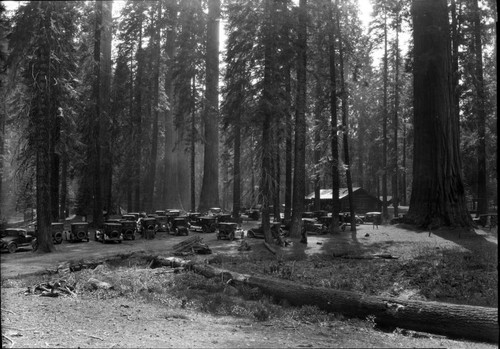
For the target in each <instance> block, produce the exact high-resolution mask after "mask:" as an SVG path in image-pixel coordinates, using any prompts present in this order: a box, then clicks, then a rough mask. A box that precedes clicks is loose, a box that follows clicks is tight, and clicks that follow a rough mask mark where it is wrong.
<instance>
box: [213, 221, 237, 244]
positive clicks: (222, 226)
mask: <svg viewBox="0 0 500 349" xmlns="http://www.w3.org/2000/svg"><path fill="white" fill-rule="evenodd" d="M217 227H218V231H217V240H221V239H229V240H231V241H233V240H234V238H235V235H236V228H237V227H238V223H232V222H222V223H219V224H218V225H217Z"/></svg>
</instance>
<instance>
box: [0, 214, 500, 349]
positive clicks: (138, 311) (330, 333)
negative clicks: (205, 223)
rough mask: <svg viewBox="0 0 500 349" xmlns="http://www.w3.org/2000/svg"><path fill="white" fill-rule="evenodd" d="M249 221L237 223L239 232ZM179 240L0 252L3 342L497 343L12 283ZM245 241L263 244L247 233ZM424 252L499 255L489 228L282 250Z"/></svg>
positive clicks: (356, 237) (364, 233) (366, 236)
mask: <svg viewBox="0 0 500 349" xmlns="http://www.w3.org/2000/svg"><path fill="white" fill-rule="evenodd" d="M249 224H251V223H246V225H245V226H244V227H243V228H244V229H247V228H248V227H249ZM195 234H200V236H202V237H203V242H205V243H207V244H208V245H209V246H210V247H211V248H212V250H213V252H214V253H225V254H238V253H241V252H238V251H237V247H238V246H239V244H240V241H239V240H235V241H233V242H230V241H218V240H216V238H215V234H201V233H192V235H195ZM183 239H185V237H173V236H169V235H168V234H165V233H160V235H158V237H157V239H155V240H148V241H146V240H141V239H139V240H135V241H124V242H123V243H122V244H116V245H112V244H106V245H103V244H101V243H97V242H94V241H92V240H91V241H90V242H89V243H86V242H83V243H74V244H71V243H66V242H63V244H62V245H59V246H58V251H57V252H56V253H52V254H47V255H42V254H36V253H31V252H29V251H25V252H21V251H20V252H18V253H15V254H7V253H2V255H1V279H2V288H1V300H2V309H1V310H2V312H1V321H2V335H3V336H2V344H3V345H2V347H16V348H22V347H24V348H34V347H36V348H40V347H61V348H62V347H80V348H93V347H99V348H121V347H123V348H133V347H189V348H194V347H196V348H202V347H203V348H206V347H211V348H228V347H235V348H244V347H245V348H246V347H250V348H269V347H274V348H281V347H358V348H360V347H363V348H364V347H426V348H427V347H449V348H497V347H498V346H497V345H491V344H486V343H475V342H468V341H456V340H450V339H447V338H444V337H440V336H435V335H430V334H418V333H417V334H415V333H411V332H409V333H407V334H404V333H400V332H399V333H396V332H390V333H387V332H382V331H380V330H376V329H374V328H373V327H372V326H370V323H369V322H367V321H360V320H335V321H327V322H321V323H314V324H313V323H304V322H298V321H295V320H290V321H289V322H283V321H274V320H270V321H255V320H253V319H248V318H235V317H228V316H212V315H209V314H206V313H199V312H195V311H192V310H189V309H184V308H183V307H182V306H181V304H180V301H179V300H176V299H172V301H171V302H170V301H169V302H167V303H165V304H164V305H163V306H160V307H159V306H158V305H152V304H149V303H144V302H137V301H131V300H130V299H126V298H121V297H119V298H112V299H96V298H95V297H94V298H90V297H88V296H86V295H78V296H77V297H58V298H49V297H38V296H34V295H25V291H26V288H25V287H24V288H23V287H19V286H18V281H17V280H18V279H19V278H23V277H26V276H28V275H30V274H36V273H40V272H44V271H46V270H48V269H54V268H55V267H56V266H57V265H59V264H60V263H63V262H66V261H69V260H82V259H84V260H98V259H102V258H106V257H111V256H113V255H116V254H127V253H131V252H134V251H144V252H146V253H156V254H160V255H164V256H169V255H171V252H170V251H171V247H172V246H173V245H174V244H175V243H177V242H179V241H181V240H183ZM247 241H248V242H249V243H250V244H262V240H255V239H247ZM427 248H441V249H446V248H458V249H464V250H469V251H471V252H473V253H484V251H485V250H486V249H488V250H491V251H497V232H496V230H494V231H488V230H479V229H478V230H477V231H476V233H475V234H470V233H469V234H465V233H462V234H460V236H458V234H457V232H456V231H448V230H440V231H437V232H432V233H430V234H429V232H428V231H422V232H415V231H411V230H409V229H405V228H404V227H396V226H380V227H379V229H373V227H372V226H371V225H362V226H360V227H359V229H358V231H357V233H356V234H352V233H351V232H349V231H346V232H343V233H341V234H338V235H334V236H331V235H326V236H309V238H308V244H307V246H306V245H303V244H300V243H296V244H294V245H293V246H292V247H288V248H286V249H283V253H294V254H296V255H300V254H304V255H306V256H310V255H312V254H316V253H337V252H341V251H343V252H345V251H347V252H355V253H361V254H362V253H388V254H392V255H395V256H398V257H399V258H403V259H404V258H411V257H412V255H414V254H415V253H418V252H419V251H422V249H427Z"/></svg>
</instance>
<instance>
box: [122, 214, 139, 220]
mask: <svg viewBox="0 0 500 349" xmlns="http://www.w3.org/2000/svg"><path fill="white" fill-rule="evenodd" d="M138 219H139V214H137V216H136V215H134V214H124V215H122V220H127V221H134V222H137V220H138Z"/></svg>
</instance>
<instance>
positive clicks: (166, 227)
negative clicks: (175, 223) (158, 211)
mask: <svg viewBox="0 0 500 349" xmlns="http://www.w3.org/2000/svg"><path fill="white" fill-rule="evenodd" d="M156 224H157V226H158V227H157V231H166V232H168V231H170V224H169V221H168V217H167V216H165V215H163V216H156Z"/></svg>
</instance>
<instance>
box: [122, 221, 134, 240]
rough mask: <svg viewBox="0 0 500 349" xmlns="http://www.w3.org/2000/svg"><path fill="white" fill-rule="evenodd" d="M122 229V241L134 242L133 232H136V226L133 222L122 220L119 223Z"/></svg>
mask: <svg viewBox="0 0 500 349" xmlns="http://www.w3.org/2000/svg"><path fill="white" fill-rule="evenodd" d="M120 224H121V226H122V228H121V233H122V235H123V239H124V240H135V232H136V231H137V224H136V223H135V221H129V220H125V219H124V220H122V221H121V222H120Z"/></svg>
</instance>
